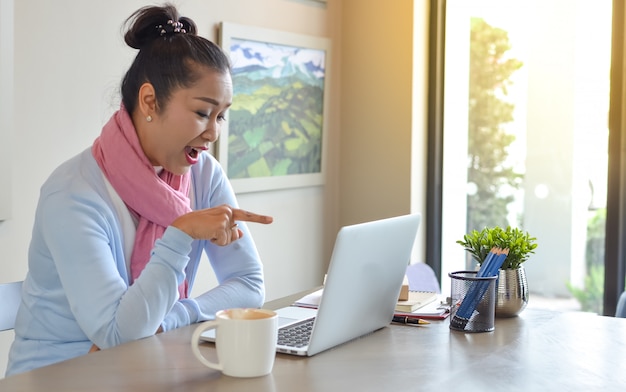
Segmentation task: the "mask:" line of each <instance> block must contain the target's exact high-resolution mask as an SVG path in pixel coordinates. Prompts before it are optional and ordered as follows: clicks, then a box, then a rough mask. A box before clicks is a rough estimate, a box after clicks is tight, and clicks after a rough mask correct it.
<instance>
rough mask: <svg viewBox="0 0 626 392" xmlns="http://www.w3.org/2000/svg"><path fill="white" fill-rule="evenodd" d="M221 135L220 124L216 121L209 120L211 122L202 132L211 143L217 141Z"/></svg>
mask: <svg viewBox="0 0 626 392" xmlns="http://www.w3.org/2000/svg"><path fill="white" fill-rule="evenodd" d="M219 135H220V131H219V125H218V124H217V123H216V122H215V121H209V124H208V126H207V128H206V129H205V131H204V132H203V133H202V137H203V138H205V139H206V140H208V141H209V142H211V143H214V142H216V141H217V138H218V137H219Z"/></svg>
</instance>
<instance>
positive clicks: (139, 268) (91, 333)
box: [7, 4, 272, 375]
mask: <svg viewBox="0 0 626 392" xmlns="http://www.w3.org/2000/svg"><path fill="white" fill-rule="evenodd" d="M126 26H127V27H128V29H127V32H126V35H125V41H126V43H127V44H128V45H129V46H131V47H133V48H135V49H139V52H138V54H137V56H136V58H135V60H134V62H133V63H132V65H131V67H130V69H129V70H128V72H127V73H126V75H125V77H124V80H123V82H122V88H121V92H122V105H121V108H120V109H119V111H117V112H116V113H115V114H114V115H113V116H112V117H111V119H110V120H109V122H108V123H107V124H106V125H105V126H104V128H103V129H102V133H101V134H100V136H99V137H98V138H97V139H96V140H95V142H94V144H93V146H91V147H90V148H89V149H87V150H85V151H83V152H82V153H81V154H79V155H77V156H75V157H74V158H72V159H70V160H69V161H67V162H65V163H64V164H62V165H61V166H60V167H58V168H57V169H56V170H55V171H54V172H53V173H52V174H51V176H50V178H49V179H48V180H47V181H46V182H45V184H44V185H43V186H42V188H41V194H40V200H39V204H38V206H37V211H36V216H35V223H34V229H33V235H32V240H31V244H30V249H29V272H28V275H27V277H26V278H25V280H24V285H23V300H22V305H21V307H20V309H19V311H18V316H17V320H16V326H15V335H16V336H15V341H14V343H13V345H12V346H11V351H10V354H9V364H8V369H7V375H10V374H15V373H19V372H24V371H27V370H30V369H34V368H38V367H41V366H45V365H48V364H52V363H55V362H58V361H62V360H66V359H69V358H73V357H76V356H79V355H83V354H86V353H88V352H89V351H90V350H97V349H100V348H101V349H106V348H108V347H111V346H115V345H118V344H121V343H124V342H128V341H131V340H134V339H139V338H143V337H146V336H149V335H152V334H154V333H155V332H160V331H167V330H170V329H173V328H177V327H181V326H184V325H189V324H191V323H196V322H199V321H203V320H207V319H210V318H212V317H213V316H214V314H215V312H216V311H217V310H220V309H224V308H229V307H259V306H261V305H262V304H263V302H264V297H265V290H264V283H263V271H262V264H261V261H260V259H259V256H258V253H257V251H256V248H255V245H254V242H253V240H252V238H251V236H250V234H249V232H248V229H247V228H246V225H245V223H244V222H245V221H249V222H257V223H265V224H267V223H271V222H272V218H271V217H268V216H262V215H257V214H253V213H250V212H246V211H243V210H240V209H238V208H237V202H236V199H235V195H234V193H233V190H232V188H231V186H230V183H229V182H228V179H227V178H226V176H225V174H224V172H223V171H222V169H221V167H220V165H219V164H218V163H217V161H216V160H215V159H214V158H213V157H212V156H210V155H209V154H208V153H205V150H207V149H208V146H209V144H210V143H213V142H215V141H216V140H217V138H218V135H219V132H220V127H221V125H222V123H223V121H224V115H225V112H226V110H227V109H228V108H229V106H230V105H231V101H232V95H233V92H232V81H231V76H230V65H229V61H228V58H227V56H226V55H225V54H224V53H223V52H222V50H221V49H220V48H219V47H218V46H216V45H215V44H213V43H212V42H210V41H208V40H206V39H204V38H202V37H199V36H198V35H197V29H196V25H195V23H194V22H193V21H192V20H190V19H188V18H185V17H179V15H178V12H177V10H176V8H174V7H173V6H172V5H169V4H166V5H164V6H163V7H144V8H142V9H140V10H138V11H136V12H135V13H133V15H131V16H130V17H129V18H128V20H127V21H126ZM203 250H204V251H205V252H206V254H207V256H208V258H209V260H210V262H211V265H212V267H213V269H214V271H215V274H216V277H217V280H218V282H219V285H218V286H217V287H215V288H213V289H212V290H210V291H208V292H206V293H204V294H202V295H200V296H199V297H197V298H193V299H192V298H188V295H189V293H190V290H191V287H192V284H193V281H194V279H195V277H196V271H197V268H198V263H199V261H200V257H201V254H202V251H203Z"/></svg>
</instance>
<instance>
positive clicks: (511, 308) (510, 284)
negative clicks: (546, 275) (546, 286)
mask: <svg viewBox="0 0 626 392" xmlns="http://www.w3.org/2000/svg"><path fill="white" fill-rule="evenodd" d="M496 291H497V293H496V317H514V316H517V315H518V314H520V313H521V312H522V310H524V309H525V308H526V305H527V304H528V283H527V282H526V270H524V267H523V266H520V267H519V268H517V269H501V270H500V271H499V273H498V282H497V286H496Z"/></svg>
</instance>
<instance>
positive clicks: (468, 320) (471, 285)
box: [448, 271, 498, 332]
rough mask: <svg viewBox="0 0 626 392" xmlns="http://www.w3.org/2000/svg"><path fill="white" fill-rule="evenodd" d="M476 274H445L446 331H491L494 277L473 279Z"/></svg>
mask: <svg viewBox="0 0 626 392" xmlns="http://www.w3.org/2000/svg"><path fill="white" fill-rule="evenodd" d="M476 273H477V272H476V271H457V272H451V273H449V274H448V276H449V277H450V279H451V280H452V281H451V288H450V298H451V300H452V302H451V304H452V306H451V308H450V329H452V330H455V331H463V332H490V331H493V330H494V328H495V325H494V318H495V309H496V279H497V278H498V277H497V276H486V277H479V276H476Z"/></svg>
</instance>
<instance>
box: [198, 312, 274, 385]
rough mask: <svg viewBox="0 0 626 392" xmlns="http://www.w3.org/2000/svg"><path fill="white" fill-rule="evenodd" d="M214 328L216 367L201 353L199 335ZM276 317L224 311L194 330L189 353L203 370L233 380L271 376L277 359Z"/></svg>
mask: <svg viewBox="0 0 626 392" xmlns="http://www.w3.org/2000/svg"><path fill="white" fill-rule="evenodd" d="M213 328H215V348H216V350H217V360H218V363H215V362H211V361H209V360H207V359H206V358H205V357H204V356H203V355H202V353H201V352H200V348H199V346H198V345H199V343H200V335H202V333H203V332H205V331H207V330H209V329H213ZM277 339H278V315H277V314H276V312H274V311H272V310H267V309H243V308H236V309H226V310H220V311H219V312H217V313H216V314H215V320H213V321H205V322H204V323H202V324H200V325H199V326H198V327H196V329H195V331H194V333H193V336H192V338H191V349H192V351H193V353H194V355H195V356H196V358H198V360H199V361H200V362H202V363H203V364H204V365H205V366H208V367H210V368H212V369H216V370H219V371H221V372H222V373H223V374H225V375H227V376H232V377H259V376H264V375H266V374H269V373H271V371H272V368H273V367H274V359H275V358H276V341H277Z"/></svg>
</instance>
